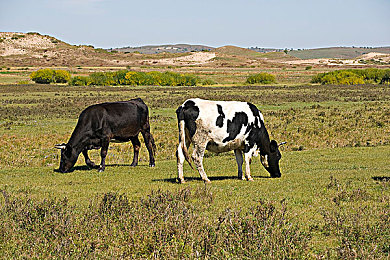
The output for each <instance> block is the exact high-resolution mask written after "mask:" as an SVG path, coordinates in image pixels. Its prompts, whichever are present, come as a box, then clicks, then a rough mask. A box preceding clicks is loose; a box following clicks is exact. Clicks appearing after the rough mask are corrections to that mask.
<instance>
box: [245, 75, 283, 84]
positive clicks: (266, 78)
mask: <svg viewBox="0 0 390 260" xmlns="http://www.w3.org/2000/svg"><path fill="white" fill-rule="evenodd" d="M246 83H248V84H259V83H260V84H271V83H276V78H275V75H272V74H269V73H265V72H261V73H258V74H254V75H250V76H249V77H248V78H247V79H246Z"/></svg>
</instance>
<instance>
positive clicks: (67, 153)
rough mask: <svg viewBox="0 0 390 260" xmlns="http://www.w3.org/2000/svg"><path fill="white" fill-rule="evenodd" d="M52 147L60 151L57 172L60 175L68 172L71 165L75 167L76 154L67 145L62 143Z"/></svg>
mask: <svg viewBox="0 0 390 260" xmlns="http://www.w3.org/2000/svg"><path fill="white" fill-rule="evenodd" d="M54 147H55V148H57V149H61V160H60V168H59V169H58V170H59V171H60V172H62V173H64V172H69V171H70V169H71V168H72V167H73V165H75V163H76V161H77V158H78V154H77V153H76V151H75V149H74V148H72V147H71V146H70V145H69V144H65V143H62V144H57V145H55V146H54Z"/></svg>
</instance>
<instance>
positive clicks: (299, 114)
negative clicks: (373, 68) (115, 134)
mask: <svg viewBox="0 0 390 260" xmlns="http://www.w3.org/2000/svg"><path fill="white" fill-rule="evenodd" d="M133 97H141V98H143V99H144V100H145V102H146V103H147V104H148V106H149V108H150V121H151V126H152V134H153V135H154V137H155V140H156V145H157V161H156V167H155V168H149V167H148V161H147V158H148V156H147V152H146V149H145V146H144V144H142V145H141V154H140V165H139V166H138V167H135V168H132V167H129V165H130V163H131V159H132V154H133V152H132V147H131V145H130V144H112V145H110V150H109V153H108V156H107V165H108V166H107V168H106V171H105V172H104V173H98V172H97V171H96V170H91V169H88V168H87V167H86V166H85V164H84V162H83V159H82V158H79V161H78V162H77V164H76V167H75V170H74V171H73V172H71V173H66V174H62V173H58V172H56V171H54V170H55V169H56V168H58V165H59V151H58V150H56V149H54V145H55V144H56V143H62V142H66V141H67V140H68V138H69V137H70V134H71V133H72V131H73V128H74V126H75V125H76V122H77V118H78V115H79V113H80V112H81V110H83V109H84V108H85V107H87V106H88V105H90V104H95V103H99V102H105V101H114V100H126V99H130V98H133ZM190 97H203V98H211V99H215V100H218V99H219V100H245V101H250V102H252V103H254V104H256V105H257V106H258V107H259V108H260V110H261V111H262V112H263V114H264V117H265V122H266V127H267V128H268V131H269V132H270V135H271V136H272V137H273V138H275V139H276V140H277V141H287V142H288V143H287V145H285V146H283V148H281V152H282V156H283V157H282V160H281V162H280V164H281V171H282V178H279V179H271V178H268V177H269V174H268V173H267V172H266V171H265V170H264V168H263V167H262V166H261V164H260V162H259V158H254V159H253V161H252V164H251V170H252V176H253V177H254V179H255V181H254V182H247V181H240V180H238V179H236V176H237V169H236V162H235V158H234V155H233V153H232V152H230V153H225V154H220V155H214V154H210V153H206V157H205V160H204V166H205V170H206V173H207V174H208V177H209V178H210V180H211V181H212V183H211V184H208V185H207V186H205V184H203V182H202V181H201V179H200V177H199V174H198V173H197V172H196V171H194V170H191V169H190V167H189V166H188V165H185V168H184V177H185V178H186V180H187V183H186V184H184V185H179V184H177V183H176V177H177V172H176V171H177V170H176V160H175V156H174V154H175V150H176V147H177V142H178V141H177V140H178V138H177V122H176V115H175V112H174V111H175V109H176V107H177V106H178V105H180V104H181V103H182V102H183V101H184V100H185V99H187V98H190ZM389 100H390V89H389V87H388V86H380V85H379V86H378V85H376V86H375V85H362V86H285V87H284V86H266V87H259V86H250V87H249V86H245V87H221V86H216V87H66V86H54V85H25V86H24V85H23V86H16V85H5V86H1V87H0V102H1V104H2V106H1V107H0V136H1V139H0V190H2V191H3V196H1V194H0V223H2V224H0V256H2V257H4V258H15V257H21V255H20V254H19V255H18V254H17V252H21V251H23V250H24V251H23V252H29V253H28V254H25V255H24V256H26V257H29V256H30V257H36V258H47V257H49V256H50V255H51V254H55V255H57V256H61V257H72V256H73V257H82V258H85V257H90V258H93V257H102V258H110V257H121V256H124V255H126V254H127V253H129V252H127V251H126V252H127V253H126V252H125V249H126V248H128V246H127V245H129V244H135V242H131V241H132V240H127V239H130V238H128V236H127V235H126V234H135V233H137V232H141V233H144V234H145V237H144V238H143V239H141V240H138V239H140V238H134V237H132V238H131V239H135V241H137V244H139V245H140V247H139V248H138V247H137V248H133V249H134V251H132V253H131V254H130V255H132V256H133V257H134V258H152V257H153V254H155V255H154V256H156V257H158V258H163V257H164V254H163V252H165V253H166V254H170V256H171V257H173V258H196V257H201V258H212V257H215V258H272V256H271V255H270V254H269V253H267V252H268V251H266V250H268V249H270V250H271V251H273V252H283V254H282V253H281V254H279V255H273V258H283V257H285V258H321V257H325V258H365V259H366V258H371V259H373V258H375V259H377V258H388V257H389V249H388V248H389V244H388V242H387V241H389V232H388V230H390V227H389V224H388V223H390V211H389V209H390V205H389V201H390V186H389V183H390V182H389V178H390V164H389V163H388V157H389V155H390V145H389V144H390V139H389V138H390V135H389V133H390V121H389V118H390V117H389V115H390V102H389ZM141 139H142V138H141ZM141 143H142V140H141ZM90 154H91V158H92V159H93V160H94V161H95V162H99V160H100V157H99V152H98V151H91V152H90ZM187 189H188V192H189V193H191V195H189V197H188V198H187V197H186V198H187V199H183V198H182V196H184V195H183V194H185V193H186V192H187ZM4 194H5V195H4ZM112 194H116V195H112ZM121 194H122V195H125V196H126V198H127V199H128V200H129V201H130V202H131V203H135V204H134V205H133V206H131V207H127V206H123V205H122V204H120V203H123V201H122V202H121V201H117V199H119V197H118V196H120V195H121ZM167 194H168V195H167ZM169 194H170V195H169ZM7 196H8V197H7ZM166 196H168V197H170V196H171V197H173V198H175V199H173V200H170V199H169V200H167V201H166V200H165V199H162V201H160V202H161V203H162V204H161V205H160V204H158V205H160V206H158V207H157V208H155V209H153V208H149V209H148V208H147V207H146V208H145V205H144V203H145V201H148V200H152V201H154V200H160V199H159V198H162V197H164V198H165V197H166ZM5 198H8V200H9V201H8V202H6V200H5ZM63 198H67V203H65V202H63ZM105 198H106V199H107V198H113V200H114V201H113V203H114V204H113V205H114V206H112V207H113V208H112V210H114V211H115V212H116V210H119V211H120V212H124V213H123V214H124V215H117V214H119V213H115V212H114V213H115V214H114V213H113V214H111V215H110V214H109V215H110V217H108V219H107V216H106V215H104V214H103V213H102V212H101V205H102V204H104V203H106V202H104V201H105ZM11 202H12V203H11ZM160 202H159V203H160ZM115 203H119V204H115ZM171 203H178V204H171ZM115 205H116V206H115ZM121 205H122V206H121ZM126 205H127V204H126ZM180 205H181V206H180ZM183 205H184V206H185V209H184V208H182V206H183ZM160 207H161V208H160ZM257 207H260V208H259V209H258V210H261V212H263V213H264V212H267V210H271V209H273V208H274V209H273V212H274V214H276V215H272V214H271V215H270V216H271V217H270V218H269V221H271V222H272V223H274V224H275V223H276V222H274V220H276V219H279V218H282V219H283V221H288V224H287V223H285V222H283V221H282V222H280V221H281V220H280V219H279V220H278V221H279V222H278V223H281V225H278V226H274V224H272V223H271V224H270V223H268V222H267V223H268V224H269V225H271V226H272V230H274V231H278V232H279V231H280V232H282V233H280V234H279V233H278V234H274V233H273V234H269V235H268V236H267V237H270V240H269V241H268V240H267V241H266V240H262V239H264V236H263V235H261V236H260V237H263V238H260V237H257V236H255V237H253V238H252V240H251V241H252V242H251V243H249V244H246V245H244V244H243V243H242V244H240V243H241V242H242V241H245V238H247V237H248V236H251V235H250V234H252V233H250V234H248V233H246V232H247V230H246V229H245V227H247V226H248V225H249V226H250V227H252V228H254V226H252V225H255V224H253V223H255V222H256V220H259V219H261V218H262V216H263V215H262V214H263V213H259V212H257V211H256V210H254V209H256V208H257ZM263 207H265V208H263ZM163 208H164V210H163V211H162V209H163ZM60 209H61V210H60ZM133 209H137V210H136V212H133V211H132V210H133ZM167 209H170V210H167ZM53 210H54V212H53ZM57 210H60V212H59V213H58V212H57ZM154 210H156V211H154ZM42 211H44V212H46V213H45V214H46V215H45V216H46V217H44V218H33V220H31V221H30V220H28V221H29V222H28V223H26V222H23V220H20V219H19V217H18V216H25V215H26V216H28V217H31V216H35V215H36V214H38V216H40V215H39V214H40V213H39V212H42ZM183 212H191V213H190V215H185V214H184V213H183ZM130 213H131V214H130ZM23 214H25V215H23ZM51 214H54V215H51ZM101 214H103V215H101ZM120 214H122V213H120ZM127 214H130V215H127ZM153 214H154V215H157V216H158V217H164V216H165V217H166V218H167V219H169V221H170V222H172V221H174V222H173V223H175V224H176V227H184V226H185V227H186V228H189V227H188V223H190V226H192V228H189V231H188V232H187V231H179V228H175V227H173V226H168V227H167V226H166V224H163V223H168V222H169V221H160V220H159V221H157V220H156V221H157V222H156V221H154V220H153V219H154V218H153V216H152V215H153ZM182 214H184V215H182ZM259 214H260V215H259ZM264 214H266V213H264ZM267 214H268V213H267ZM149 215H150V221H151V222H150V223H149V222H142V221H140V223H143V224H140V227H139V228H138V229H136V228H135V229H132V227H131V223H129V221H133V220H132V218H133V217H136V218H137V217H139V218H140V219H143V218H142V216H145V219H149V217H147V216H149ZM62 216H64V219H63V218H62ZM89 217H90V219H89V220H88V221H87V222H84V221H86V220H85V219H84V218H87V219H88V218H89ZM117 218H118V219H117ZM26 219H30V218H26ZM67 219H68V220H69V221H70V220H72V221H70V222H69V221H68V220H67ZM222 219H228V220H229V221H231V222H229V221H227V220H226V222H220V221H221V220H222ZM26 221H27V220H26ZM58 221H59V222H58ZM61 221H64V223H65V224H64V223H63V222H61ZM73 221H74V222H73ZM186 222H187V226H186V225H185V223H186ZM66 223H68V224H66ZM69 223H71V224H69ZM88 223H91V224H88ZM218 223H219V224H218ZM229 223H230V224H229ZM251 223H252V224H251ZM267 223H265V225H266V226H267V225H268V224H267ZM225 224H226V225H227V226H224V225H225ZM91 225H92V226H94V227H95V226H96V227H100V228H101V230H102V231H101V232H103V233H102V235H101V236H99V231H98V229H95V228H93V227H91ZM202 225H206V226H202ZM218 225H222V226H221V229H218V230H216V229H214V228H215V227H217V226H218ZM230 225H233V226H234V227H235V229H234V230H236V233H229V232H230V231H231V230H232V229H231V226H230ZM256 225H257V224H256ZM256 225H255V226H256ZM266 226H259V227H257V226H256V228H255V230H257V231H256V232H257V233H256V234H261V230H265V229H266V228H265V227H266ZM50 227H51V228H54V230H57V228H59V229H60V230H62V231H61V232H62V233H61V232H60V231H58V232H59V233H58V232H57V231H55V232H54V231H53V232H54V233H53V234H55V235H54V237H52V236H49V237H48V236H47V234H46V233H45V232H44V231H45V230H49V231H50V230H51V229H50ZM225 228H226V229H225ZM275 229H276V230H275ZM121 230H125V231H123V232H121ZM136 230H138V231H136ZM140 230H141V231H140ZM166 230H168V231H169V230H175V232H177V233H175V234H176V235H175V239H173V238H172V237H170V238H169V239H168V240H167V241H165V240H164V239H166V238H164V237H160V236H155V234H163V233H164V232H166ZM292 230H293V232H290V231H292ZM42 232H43V233H42ZM56 232H57V233H56ZM83 232H85V234H84V233H83ZM134 232H135V233H134ZM183 232H184V233H183ZM207 232H212V233H207ZM213 232H214V233H213ZM253 232H255V231H253ZM283 232H285V233H283ZM67 234H68V235H67ZM80 234H84V235H85V236H86V237H89V238H90V239H85V238H83V236H82V235H80ZM188 234H191V235H188ZM210 234H215V239H216V240H215V243H214V242H213V243H214V245H215V246H216V247H217V246H218V247H219V248H224V249H223V250H222V249H221V250H212V249H210V251H207V250H206V251H202V252H201V253H199V252H200V251H199V250H200V248H201V247H202V246H201V245H206V244H207V243H206V242H205V241H206V240H207V239H206V238H207V237H208V236H210ZM293 234H297V235H296V236H294V235H293ZM187 235H188V236H189V237H194V239H193V240H191V239H190V240H186V241H187V242H188V243H189V244H187V246H185V247H184V248H185V250H184V251H185V253H183V251H180V250H181V249H180V248H182V249H183V247H182V244H181V243H182V240H181V239H183V237H186V239H189V238H188V237H187ZM252 235H253V234H252ZM301 235H302V236H301ZM236 236H237V237H236ZM229 237H230V238H231V239H232V240H225V239H227V238H229ZM72 238H73V239H75V240H74V242H72V243H73V244H72V243H69V241H70V239H72ZM233 238H236V239H235V240H234V239H233ZM303 238H304V239H303ZM34 239H36V241H40V242H37V243H33V244H34V245H33V246H32V247H28V248H30V251H28V250H27V249H26V247H27V246H28V245H30V244H31V243H32V242H31V241H34ZM197 239H198V240H197ZM280 239H281V240H283V239H291V241H301V243H297V244H296V247H294V248H292V250H290V251H282V250H281V249H278V250H276V249H275V248H277V247H278V241H279V240H280ZM233 240H234V241H236V242H233ZM281 240H280V241H281ZM45 241H46V242H45ZM67 241H68V242H67ZM161 241H165V242H164V243H167V244H164V245H166V247H164V249H158V250H157V249H156V248H155V247H156V246H158V245H159V244H160V242H161ZM201 241H203V242H201ZM240 241H241V242H240ZM265 241H266V242H265ZM283 241H284V240H283ZM237 243H238V244H237ZM2 244H3V245H4V246H3V247H2V246H1V245H2ZM96 244H100V245H101V246H100V247H97V248H98V249H96V250H95V249H94V250H92V251H88V250H86V248H89V247H93V248H95V246H96ZM266 244H267V245H268V246H266ZM50 245H55V246H57V247H55V246H54V248H53V247H52V246H50ZM71 245H74V247H73V246H71ZM248 245H249V246H252V247H247V246H248ZM260 245H261V246H260ZM55 248H57V249H55ZM59 248H62V249H61V250H60V249H59ZM256 248H257V249H256ZM258 248H264V250H265V251H259V250H258ZM176 249H180V250H178V251H175V250H176ZM203 249H204V248H203ZM203 249H202V250H203ZM26 250H27V251H26ZM56 250H59V251H56ZM155 250H157V251H155ZM69 252H73V253H74V254H73V255H72V256H71V255H69V254H68V253H69ZM134 252H138V253H139V254H138V253H134ZM153 252H154V253H153ZM197 252H198V253H197ZM245 252H247V253H245ZM197 254H200V255H197ZM165 257H167V256H165Z"/></svg>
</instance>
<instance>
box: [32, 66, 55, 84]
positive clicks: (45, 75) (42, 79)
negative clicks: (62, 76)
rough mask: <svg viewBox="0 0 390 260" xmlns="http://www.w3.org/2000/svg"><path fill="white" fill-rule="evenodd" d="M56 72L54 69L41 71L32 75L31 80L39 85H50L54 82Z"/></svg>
mask: <svg viewBox="0 0 390 260" xmlns="http://www.w3.org/2000/svg"><path fill="white" fill-rule="evenodd" d="M54 75H55V72H54V70H52V69H41V70H37V71H34V72H32V73H31V74H30V79H31V80H32V81H34V82H35V83H39V84H50V83H52V82H54Z"/></svg>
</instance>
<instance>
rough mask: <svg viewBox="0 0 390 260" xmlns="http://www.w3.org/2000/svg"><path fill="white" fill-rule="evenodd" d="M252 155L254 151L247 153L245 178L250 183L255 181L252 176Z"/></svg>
mask: <svg viewBox="0 0 390 260" xmlns="http://www.w3.org/2000/svg"><path fill="white" fill-rule="evenodd" d="M252 154H253V151H252V150H250V151H249V152H247V153H245V178H246V179H247V180H248V181H253V178H252V176H251V167H250V164H251V158H252Z"/></svg>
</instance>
